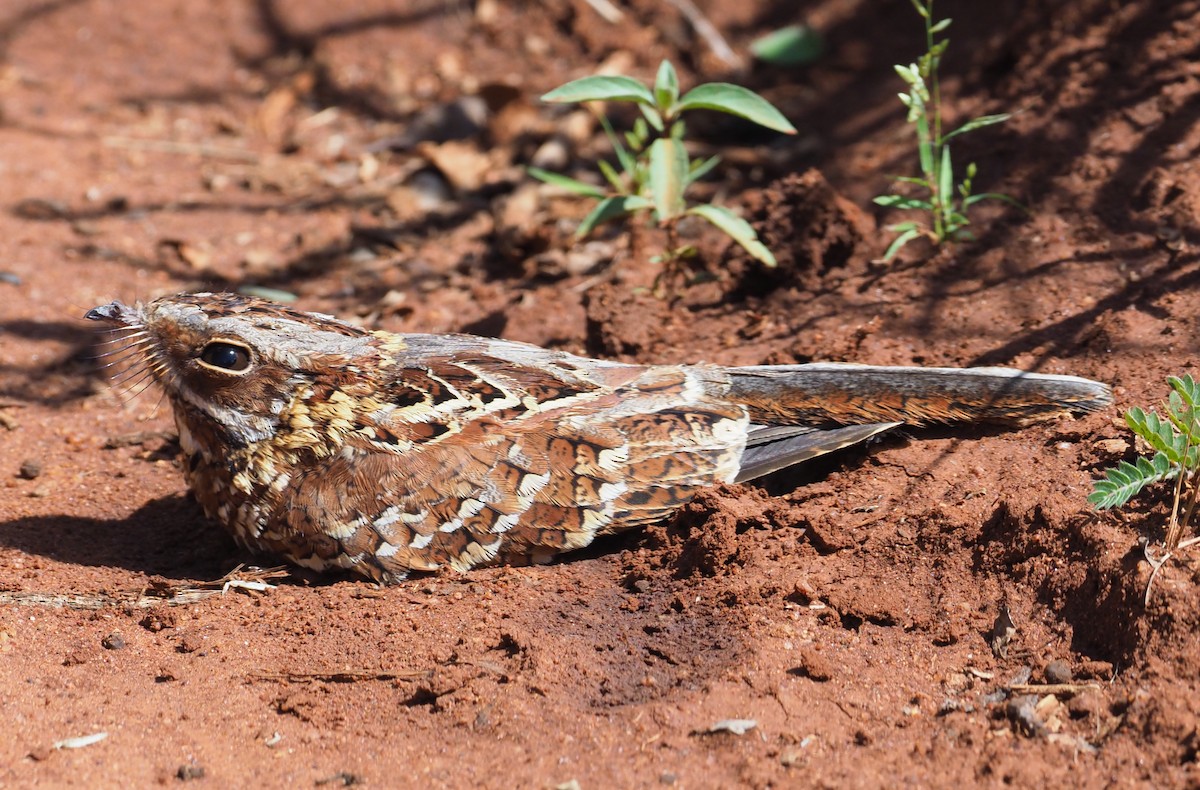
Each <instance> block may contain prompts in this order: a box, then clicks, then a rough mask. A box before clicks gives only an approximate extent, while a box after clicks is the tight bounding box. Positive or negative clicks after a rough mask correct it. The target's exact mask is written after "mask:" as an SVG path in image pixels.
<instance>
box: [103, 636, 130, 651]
mask: <svg viewBox="0 0 1200 790" xmlns="http://www.w3.org/2000/svg"><path fill="white" fill-rule="evenodd" d="M100 644H101V645H103V646H104V649H106V650H124V649H125V637H123V636H121V635H120V634H118V633H111V634H109V635H108V636H106V637H104V638H103V639H101V640H100Z"/></svg>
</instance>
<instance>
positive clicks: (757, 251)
mask: <svg viewBox="0 0 1200 790" xmlns="http://www.w3.org/2000/svg"><path fill="white" fill-rule="evenodd" d="M687 213H688V214H694V215H696V216H697V217H701V218H702V219H706V220H708V221H709V222H711V223H712V224H713V225H715V226H716V227H717V228H718V229H719V230H721V231H722V232H723V233H725V234H726V235H728V236H729V238H731V239H733V240H734V241H736V242H737V243H738V244H740V245H741V246H742V248H743V249H744V250H746V252H748V253H750V254H751V255H752V256H754V257H755V258H757V259H758V260H760V261H762V262H763V263H764V264H765V265H767V266H769V267H771V268H774V267H775V266H777V265H778V263H777V262H776V260H775V256H774V255H772V254H771V251H770V250H769V249H767V247H766V245H765V244H763V243H762V242H761V241H759V240H758V234H757V233H755V231H754V226H753V225H751V224H750V223H749V222H747V221H746V220H744V219H742V218H741V217H739V216H738V215H737V214H734V213H733V212H732V211H730V210H729V209H727V208H725V207H724V206H714V205H711V204H708V203H705V204H703V205H700V206H692V207H691V208H690V209H688V211H687Z"/></svg>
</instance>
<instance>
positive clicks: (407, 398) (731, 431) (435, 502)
mask: <svg viewBox="0 0 1200 790" xmlns="http://www.w3.org/2000/svg"><path fill="white" fill-rule="evenodd" d="M543 354H544V352H543ZM435 356H436V357H439V358H436V359H435V358H434V357H435ZM589 362H590V360H582V359H581V358H570V359H567V360H564V361H562V363H561V364H548V363H547V360H546V359H545V358H542V359H541V360H539V364H536V365H532V364H523V360H520V359H516V360H514V359H512V358H511V355H508V358H506V357H504V356H496V355H490V354H487V353H480V352H475V351H470V352H467V351H462V350H459V351H458V352H457V353H455V354H452V355H445V354H444V353H439V354H438V355H431V356H429V357H426V358H425V359H424V360H422V362H421V364H405V365H399V366H397V367H396V369H395V370H394V373H393V381H394V386H389V387H388V388H387V392H388V394H389V395H391V396H392V397H391V398H390V400H389V402H387V403H386V404H384V405H382V406H381V407H380V408H378V409H376V410H375V411H374V412H373V413H372V414H370V415H367V416H366V417H365V418H364V425H363V426H362V429H361V430H359V431H357V432H355V433H354V437H355V438H354V439H353V440H352V441H351V442H349V443H347V445H346V447H345V449H344V450H343V452H342V453H341V454H340V455H338V456H336V457H334V458H331V459H326V460H325V461H324V462H322V463H319V464H313V465H312V466H311V467H310V469H308V470H305V472H304V473H302V474H300V475H299V476H297V477H294V478H293V480H292V481H291V484H290V485H289V486H288V492H287V501H285V502H282V503H281V504H280V515H279V520H280V521H282V522H283V523H285V524H287V527H286V529H288V530H293V531H295V532H296V533H297V534H302V535H304V536H305V538H306V541H307V542H308V543H312V542H313V540H312V536H313V535H314V534H315V535H316V536H317V538H318V539H319V540H321V541H323V542H324V544H325V545H324V546H323V547H322V548H321V550H320V555H321V557H322V558H323V559H324V560H326V564H328V560H329V559H330V558H334V561H335V562H338V563H340V564H357V563H366V564H367V567H368V568H372V567H373V568H374V570H375V571H376V572H373V573H372V575H375V576H377V577H379V578H383V579H392V578H396V577H398V576H401V575H402V574H403V573H404V572H405V571H407V570H409V569H418V570H432V569H435V568H438V567H441V566H443V565H449V566H450V567H453V568H456V569H460V570H465V569H467V568H470V567H472V566H474V565H478V564H480V563H484V562H487V561H490V560H492V559H493V558H495V557H496V556H498V555H499V554H501V553H503V554H504V555H505V556H506V557H510V556H520V555H528V556H532V557H534V558H535V559H540V558H543V557H549V556H552V555H554V554H557V553H559V552H562V551H565V550H569V549H573V548H578V547H581V546H584V545H587V544H588V543H590V542H591V541H592V539H593V538H594V537H595V536H596V535H597V534H602V533H606V532H612V531H616V530H620V529H625V528H629V527H633V526H637V525H640V524H644V523H648V522H651V521H654V520H657V519H660V518H662V517H663V516H665V515H667V514H668V513H670V512H671V511H672V510H674V509H676V508H677V507H679V506H680V505H681V504H683V503H684V502H686V501H687V500H688V499H690V498H691V497H692V496H693V495H694V493H695V492H696V490H698V489H699V488H701V487H704V486H707V485H711V484H713V483H715V482H719V481H725V480H730V479H732V477H733V476H734V475H735V474H736V472H737V468H738V461H739V459H740V458H741V453H742V449H743V447H744V444H745V438H746V425H747V421H748V420H747V418H746V415H745V411H744V409H742V408H741V407H740V406H736V405H730V404H727V403H724V402H720V401H714V400H713V399H712V398H711V397H709V396H708V395H706V394H705V392H704V389H703V388H702V387H701V386H699V385H698V384H697V383H696V382H695V381H694V380H693V374H692V373H691V372H690V370H689V369H687V368H680V367H640V366H615V365H611V364H608V363H604V364H599V365H595V366H592V365H589V364H587V363H589ZM331 492H333V493H331ZM322 536H324V537H322ZM327 553H328V557H326V554H327ZM336 558H344V559H336Z"/></svg>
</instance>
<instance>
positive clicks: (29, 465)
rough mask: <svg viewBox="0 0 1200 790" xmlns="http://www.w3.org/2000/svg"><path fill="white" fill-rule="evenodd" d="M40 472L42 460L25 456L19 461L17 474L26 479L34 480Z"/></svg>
mask: <svg viewBox="0 0 1200 790" xmlns="http://www.w3.org/2000/svg"><path fill="white" fill-rule="evenodd" d="M41 473H42V462H41V461H39V460H37V459H36V458H27V459H25V460H24V461H22V462H21V469H20V472H19V474H20V475H21V477H23V478H25V479H26V480H35V479H37V477H38V476H39V475H41Z"/></svg>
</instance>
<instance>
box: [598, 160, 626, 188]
mask: <svg viewBox="0 0 1200 790" xmlns="http://www.w3.org/2000/svg"><path fill="white" fill-rule="evenodd" d="M596 166H597V167H598V168H600V174H601V175H603V176H604V179H605V180H606V181H608V183H610V184H612V188H613V189H615V190H616V191H617V192H619V193H621V194H625V193H627V192H629V185H628V184H626V183H625V182H624V181H622V180H621V174H620V173H618V172H617V169H616V168H615V167H613V166H612V165H610V164H609V163H608V162H605V161H604V160H603V159H601V160H600V161H598V162H596ZM597 197H603V195H598V196H597Z"/></svg>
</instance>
